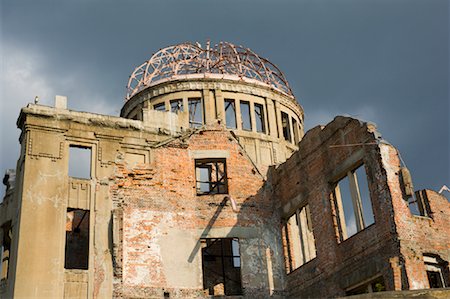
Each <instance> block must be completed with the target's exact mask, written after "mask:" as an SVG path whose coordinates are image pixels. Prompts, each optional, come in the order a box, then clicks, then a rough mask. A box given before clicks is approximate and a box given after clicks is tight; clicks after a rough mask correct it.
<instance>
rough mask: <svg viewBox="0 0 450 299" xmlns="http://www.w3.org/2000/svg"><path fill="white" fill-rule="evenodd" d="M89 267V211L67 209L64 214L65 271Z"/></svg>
mask: <svg viewBox="0 0 450 299" xmlns="http://www.w3.org/2000/svg"><path fill="white" fill-rule="evenodd" d="M88 266H89V211H88V210H81V209H73V208H68V209H67V214H66V250H65V260H64V268H65V269H81V270H87V269H88Z"/></svg>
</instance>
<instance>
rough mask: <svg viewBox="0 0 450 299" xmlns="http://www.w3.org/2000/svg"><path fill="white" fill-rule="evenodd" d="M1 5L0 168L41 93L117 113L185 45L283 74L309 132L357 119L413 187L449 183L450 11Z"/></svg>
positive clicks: (436, 6)
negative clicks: (141, 75)
mask: <svg viewBox="0 0 450 299" xmlns="http://www.w3.org/2000/svg"><path fill="white" fill-rule="evenodd" d="M0 1H1V2H0V3H1V7H0V8H1V23H0V24H1V34H2V35H1V37H0V42H1V58H2V65H1V86H0V87H1V102H0V103H1V110H0V122H1V136H0V137H1V139H0V140H1V145H0V149H1V153H0V154H1V155H0V157H1V158H0V170H1V171H2V173H3V171H4V169H5V168H15V163H16V160H17V158H18V152H19V144H18V137H19V133H20V132H19V130H18V129H16V127H15V121H16V119H17V116H18V114H19V111H20V108H21V107H23V106H25V105H26V104H27V103H28V102H32V101H33V99H34V97H35V96H36V95H39V97H40V98H41V103H42V104H48V105H52V104H53V99H54V96H55V95H56V94H59V95H66V96H68V98H69V108H71V109H75V110H84V111H91V112H98V113H104V114H112V115H118V113H119V110H120V108H121V106H122V104H123V97H124V94H125V85H126V83H127V79H128V76H129V75H130V74H131V72H132V70H133V69H134V67H136V66H137V65H139V64H141V63H142V62H144V61H145V60H146V59H148V58H149V57H150V56H151V54H152V53H154V52H156V51H157V50H158V49H160V48H163V47H165V46H168V45H172V44H176V43H179V42H183V41H199V42H200V43H202V44H203V43H204V42H205V41H206V39H208V38H209V39H211V41H212V42H213V43H216V42H219V41H222V40H223V41H229V42H232V43H235V44H241V45H243V46H245V47H249V48H251V49H252V50H254V51H255V52H256V53H258V54H259V55H261V56H262V57H265V58H268V59H269V60H270V61H272V62H273V63H274V64H276V65H277V66H278V67H279V68H280V69H281V70H283V71H284V73H285V75H286V77H287V79H288V81H289V83H290V85H291V87H292V89H293V91H294V94H295V95H296V97H297V99H298V101H299V102H300V104H301V105H302V106H303V107H304V109H305V115H306V117H305V121H306V126H307V128H311V127H314V126H316V125H318V124H326V123H327V122H329V121H330V120H332V119H333V118H334V116H336V115H343V114H344V115H350V116H354V117H357V118H361V119H364V120H370V121H372V122H375V123H376V124H377V125H378V128H379V130H380V131H381V133H382V134H383V136H384V138H385V139H387V140H388V141H390V142H391V143H392V144H393V145H395V146H397V147H398V148H399V150H400V152H401V153H402V157H403V160H404V161H405V162H406V164H407V166H408V167H409V168H410V170H411V172H412V176H413V180H414V183H415V187H416V189H419V188H424V187H428V188H431V189H435V190H438V189H439V188H440V187H441V186H442V185H444V184H446V185H450V179H449V152H450V151H449V139H450V134H449V129H450V128H449V127H450V125H449V118H448V116H449V112H450V109H449V2H448V1H446V0H428V1H425V0H405V1H396V0H389V1H383V0H377V1H364V0H355V1H349V0H347V1H336V0H330V1H320V0H315V1H160V2H156V3H155V2H154V1H143V0H141V1H136V0H131V1H10V0H0Z"/></svg>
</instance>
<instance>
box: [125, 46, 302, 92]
mask: <svg viewBox="0 0 450 299" xmlns="http://www.w3.org/2000/svg"><path fill="white" fill-rule="evenodd" d="M187 78H224V79H231V80H242V81H247V82H251V83H256V84H262V85H266V86H269V87H271V88H274V89H276V90H278V91H280V92H282V93H284V94H286V95H288V96H290V97H293V94H292V90H291V88H290V87H289V84H288V82H287V80H286V78H285V76H284V74H283V73H282V72H281V71H280V69H278V68H277V67H276V66H275V65H274V64H273V63H271V62H270V61H268V60H267V59H265V58H262V57H260V56H258V55H257V54H256V53H255V52H253V51H252V50H250V49H248V48H244V47H242V46H236V45H233V44H231V43H228V42H220V43H218V44H216V45H214V46H213V47H211V46H210V43H209V41H208V42H207V43H206V47H205V48H202V46H201V45H200V44H199V43H196V44H193V43H190V42H185V43H181V44H178V45H174V46H169V47H167V48H164V49H161V50H159V51H158V52H157V53H155V54H154V55H153V56H152V57H151V58H150V59H149V60H148V61H146V62H144V63H143V64H141V65H140V66H138V67H137V68H136V69H135V70H134V71H133V73H132V74H131V76H130V78H129V80H128V85H127V95H126V100H129V99H130V98H132V97H133V96H134V95H135V94H137V93H138V92H140V91H141V90H143V89H146V88H147V87H150V86H153V85H156V84H159V83H162V82H164V81H170V80H176V79H187Z"/></svg>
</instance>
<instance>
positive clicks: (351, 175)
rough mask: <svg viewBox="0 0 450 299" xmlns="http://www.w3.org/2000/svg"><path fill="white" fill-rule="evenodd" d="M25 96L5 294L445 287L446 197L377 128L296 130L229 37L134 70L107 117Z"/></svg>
mask: <svg viewBox="0 0 450 299" xmlns="http://www.w3.org/2000/svg"><path fill="white" fill-rule="evenodd" d="M66 101H67V99H66V98H64V97H59V96H57V97H56V101H55V106H54V107H49V106H44V105H38V104H29V105H28V106H27V107H25V108H23V109H22V110H21V112H20V116H19V118H18V121H17V126H18V127H19V128H20V129H21V131H22V133H21V135H20V139H19V140H20V144H21V152H20V157H19V160H18V162H17V168H16V170H15V171H12V170H9V171H8V172H7V173H6V175H5V179H4V183H5V185H6V186H7V191H6V195H5V197H4V199H3V202H2V204H1V205H0V225H1V230H0V241H1V245H2V247H1V262H2V263H1V281H0V297H1V298H11V297H14V298H111V297H117V298H180V297H184V298H198V297H202V298H205V297H210V296H219V295H225V296H234V297H235V298H241V297H244V298H267V297H274V298H306V297H338V296H345V295H352V294H358V293H365V292H377V291H395V290H415V289H427V288H443V287H448V286H449V283H450V281H449V265H448V261H449V260H450V248H449V243H450V225H449V224H450V223H449V217H450V204H449V202H448V200H447V199H446V198H445V197H443V196H441V195H440V194H438V193H436V192H434V191H431V190H421V191H416V192H414V190H413V185H412V182H411V178H410V175H409V172H408V170H407V169H406V168H405V166H404V165H403V164H402V162H401V159H400V158H399V154H398V152H397V150H396V149H395V148H394V147H393V146H392V145H390V144H389V143H388V142H386V141H385V140H383V139H382V137H381V135H380V134H379V133H378V132H377V130H376V127H375V125H374V124H371V123H367V122H362V121H359V120H356V119H352V118H347V117H336V118H335V119H334V120H333V121H332V122H331V123H329V124H328V125H326V126H317V127H315V128H313V129H311V130H310V131H308V132H307V133H306V134H304V127H303V119H304V115H303V109H302V107H301V106H300V105H299V103H298V102H297V101H296V99H295V97H294V95H293V94H292V92H291V89H290V88H289V85H288V83H287V81H286V78H285V77H284V75H283V74H282V72H281V71H280V70H279V69H278V68H277V67H275V66H274V65H273V64H272V63H270V62H269V61H267V60H266V59H263V58H261V57H259V56H258V55H256V54H255V53H254V52H253V51H251V50H249V49H246V48H243V47H240V46H235V45H232V44H230V43H225V42H223V43H219V44H217V45H215V46H210V45H209V44H208V45H207V46H206V47H205V48H202V47H201V46H200V45H199V44H191V43H182V44H179V45H175V46H171V47H167V48H165V49H162V50H160V51H159V52H157V53H156V54H154V55H153V56H152V57H151V58H150V59H149V60H148V61H146V62H145V63H143V64H142V65H140V66H139V67H137V68H136V70H135V71H134V72H133V73H132V75H131V77H130V80H129V83H128V93H127V96H126V102H125V104H124V106H123V108H122V110H121V113H120V117H117V116H109V115H99V114H93V113H89V112H78V111H73V110H69V109H67V102H66Z"/></svg>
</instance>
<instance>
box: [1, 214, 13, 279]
mask: <svg viewBox="0 0 450 299" xmlns="http://www.w3.org/2000/svg"><path fill="white" fill-rule="evenodd" d="M1 229H2V240H1V241H2V244H1V245H2V246H1V252H0V253H1V255H0V257H1V268H0V275H1V276H0V280H4V279H8V273H9V267H10V263H9V261H10V257H11V241H12V229H11V221H9V222H7V223H5V224H4V225H3V226H2V228H1Z"/></svg>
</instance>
